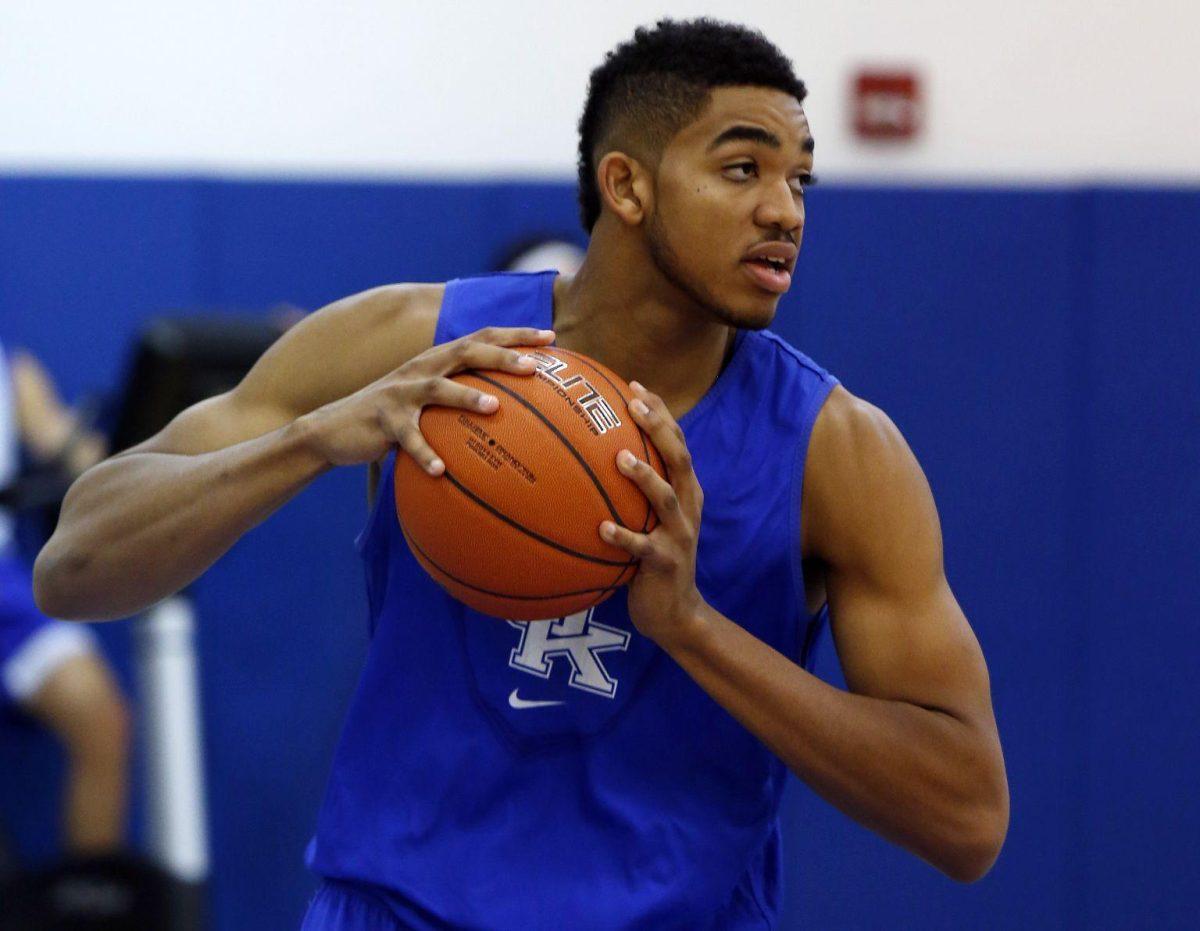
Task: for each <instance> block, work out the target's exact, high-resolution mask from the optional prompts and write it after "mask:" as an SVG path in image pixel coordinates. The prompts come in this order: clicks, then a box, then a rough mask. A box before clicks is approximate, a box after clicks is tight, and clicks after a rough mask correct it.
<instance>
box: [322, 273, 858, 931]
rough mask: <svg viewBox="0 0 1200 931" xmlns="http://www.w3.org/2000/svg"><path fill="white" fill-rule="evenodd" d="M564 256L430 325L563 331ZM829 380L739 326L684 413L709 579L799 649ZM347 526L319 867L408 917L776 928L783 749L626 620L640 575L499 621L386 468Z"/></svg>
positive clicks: (778, 342)
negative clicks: (346, 637) (360, 635)
mask: <svg viewBox="0 0 1200 931" xmlns="http://www.w3.org/2000/svg"><path fill="white" fill-rule="evenodd" d="M553 283H554V273H552V272H549V273H543V274H533V275H529V274H503V275H493V276H487V277H483V278H474V279H463V280H458V281H452V282H450V283H449V284H448V285H447V287H446V292H445V297H444V299H443V303H442V308H441V315H440V318H439V322H438V326H437V331H436V337H435V339H436V341H437V342H444V341H446V340H452V339H455V338H457V337H459V336H463V335H466V334H468V333H471V332H474V331H475V330H478V329H479V328H481V327H484V326H488V325H499V326H532V327H538V328H540V329H549V328H550V327H551V319H552V300H553ZM835 384H836V380H835V379H834V378H833V377H832V376H830V375H829V374H828V373H827V372H825V371H824V370H823V369H821V368H820V367H819V366H817V365H816V364H814V363H813V362H812V361H811V360H809V359H808V358H807V357H806V356H804V355H803V354H802V353H800V352H798V351H796V350H795V349H793V348H792V347H791V346H789V345H788V344H787V343H786V342H784V341H783V340H782V339H780V338H779V337H778V336H775V335H774V334H772V333H769V332H765V331H763V332H750V331H745V330H739V331H738V332H737V334H736V339H735V343H734V349H733V354H732V356H731V358H730V360H729V362H728V364H727V366H726V368H725V370H724V371H723V372H722V373H721V375H720V376H719V378H718V379H717V381H716V382H715V383H714V384H713V386H712V387H711V388H710V389H709V391H708V393H707V394H705V395H704V397H703V398H701V399H700V401H699V403H697V404H696V406H695V407H694V408H693V409H692V410H690V411H688V412H687V413H686V414H684V416H683V417H682V418H680V420H679V424H680V426H681V427H682V428H683V431H684V433H685V435H686V438H687V444H688V448H689V449H690V450H691V453H692V457H693V460H694V467H695V471H696V474H697V477H698V478H699V481H700V484H701V486H702V487H703V489H704V492H705V499H704V514H703V520H702V526H701V530H700V539H699V549H698V556H697V567H696V581H697V585H698V587H699V590H700V593H701V594H702V595H703V597H704V598H705V600H706V601H707V602H708V603H709V604H711V605H712V606H713V607H714V608H715V609H716V610H718V611H720V612H721V613H722V614H724V615H726V616H727V617H729V618H732V619H733V620H734V621H736V622H737V623H739V624H741V625H742V626H743V627H745V628H746V629H747V630H748V631H750V632H751V633H752V634H754V635H755V636H756V637H758V638H760V639H761V640H763V641H765V642H766V643H768V644H770V645H771V646H773V647H774V648H775V649H777V650H779V651H780V652H782V653H783V654H784V655H785V656H788V657H791V658H793V659H794V660H796V661H797V662H800V663H805V662H807V660H808V654H809V652H810V648H811V645H812V643H813V642H814V639H815V637H816V636H817V634H818V633H819V631H820V630H821V629H822V627H823V626H824V625H825V623H826V621H827V618H826V616H825V612H824V611H822V612H821V613H820V614H818V615H816V616H810V615H809V614H808V612H807V610H806V607H805V599H804V580H803V578H802V574H801V552H800V493H801V488H802V482H803V477H804V462H805V457H806V453H807V448H808V440H809V435H810V433H811V431H812V426H813V422H814V420H815V419H816V416H817V412H818V411H819V409H820V407H821V405H822V403H823V402H824V400H825V398H826V397H827V395H828V394H829V391H830V390H831V389H832V388H833V386H834V385H835ZM394 457H395V454H394V453H393V454H391V455H389V457H388V458H387V459H386V460H385V466H384V469H383V479H382V482H381V483H380V492H379V495H378V497H377V499H376V502H375V506H374V508H373V512H372V515H371V517H370V519H369V521H368V524H367V526H366V528H365V529H364V531H363V533H362V534H361V535H360V537H359V539H358V541H357V543H358V547H359V549H360V551H361V554H362V557H363V560H364V562H365V568H366V580H367V590H368V597H369V603H370V624H371V645H370V650H369V653H368V657H367V661H366V666H365V669H364V671H363V674H362V679H361V681H360V683H359V686H358V690H357V692H356V694H355V696H354V698H353V701H352V703H351V707H350V711H349V714H348V719H347V722H346V725H345V730H344V732H343V734H342V737H341V741H340V743H339V746H338V748H337V751H336V754H335V758H334V763H333V771H332V775H331V778H330V782H329V787H328V790H327V794H326V797H325V802H324V805H323V807H322V809H321V813H320V817H319V819H318V825H317V833H316V837H315V838H314V840H313V843H312V844H311V845H310V849H309V863H310V865H311V866H312V868H313V869H314V870H315V871H316V872H317V873H319V874H321V875H322V876H325V877H328V878H333V879H340V880H348V881H351V882H353V883H356V884H361V886H362V888H364V889H367V888H369V889H370V892H371V895H372V896H373V897H374V899H375V900H376V901H381V902H385V903H386V906H387V908H389V909H390V910H391V911H392V912H393V913H394V914H395V915H396V916H397V917H398V918H400V919H401V920H402V921H403V922H404V924H405V926H406V927H418V928H421V927H439V926H443V927H444V926H445V924H450V925H452V926H454V927H457V928H480V929H495V931H502V929H522V931H529V929H539V928H547V929H560V928H564V927H570V928H573V929H605V931H611V929H616V928H653V929H667V928H680V929H689V931H695V929H701V928H720V929H728V928H762V927H764V926H771V925H773V924H774V922H775V916H776V913H777V910H778V903H779V886H780V846H779V825H778V808H779V800H780V795H781V793H782V791H783V787H784V781H785V775H786V773H785V769H784V766H783V764H782V763H781V762H780V761H779V759H778V758H777V757H775V756H774V755H773V754H772V753H771V752H770V751H768V750H767V749H766V747H764V746H763V744H762V743H760V742H759V740H758V739H757V738H756V737H754V736H753V735H752V734H750V733H749V731H747V730H746V729H745V728H743V727H742V725H740V724H739V723H738V722H737V721H735V720H734V719H733V718H732V717H731V716H730V715H729V714H728V713H727V712H726V711H725V710H724V709H723V708H721V707H720V706H719V705H718V704H717V703H716V702H715V701H713V699H712V698H710V697H709V696H708V694H707V693H705V692H704V691H703V690H702V689H701V688H700V687H699V686H698V685H697V684H696V683H695V682H694V681H693V680H692V679H691V678H690V677H689V676H688V675H687V674H686V673H685V672H684V671H683V670H682V669H681V668H680V667H679V666H678V665H677V664H676V663H675V662H674V661H673V660H672V659H671V658H670V657H669V656H667V655H666V654H665V653H664V652H663V651H662V650H661V649H659V648H658V647H657V646H656V645H655V644H654V643H653V642H652V641H650V640H648V639H647V638H645V637H643V636H641V635H640V634H639V633H638V632H637V630H636V629H635V628H634V626H633V624H632V623H631V622H630V619H629V613H628V610H627V603H626V589H621V590H619V591H618V592H617V593H616V594H615V595H614V596H613V597H611V598H610V599H608V600H607V601H605V602H604V603H603V604H601V605H599V606H598V607H595V608H593V609H591V610H588V611H584V612H581V613H579V614H576V615H572V616H569V617H561V618H548V619H546V620H542V621H526V622H516V621H504V620H498V619H496V618H492V617H486V616H484V615H481V614H478V613H476V612H474V611H472V610H471V609H469V608H467V607H465V606H464V605H462V604H461V603H459V602H457V601H455V600H453V599H452V598H450V597H449V596H448V595H447V594H446V593H445V592H444V591H443V590H442V589H441V588H439V587H438V585H437V584H436V583H435V582H434V581H433V580H432V579H431V578H430V577H429V576H428V575H426V574H425V572H424V571H423V570H422V569H421V568H420V566H419V564H418V563H417V562H416V560H415V559H414V557H413V556H412V555H411V554H410V552H409V549H408V547H407V546H406V545H405V542H404V539H403V536H402V534H401V531H400V527H399V525H398V522H397V519H396V515H395V504H394V491H393V488H392V470H393V468H394V465H395V458H394Z"/></svg>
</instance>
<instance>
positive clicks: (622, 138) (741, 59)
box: [579, 17, 807, 233]
mask: <svg viewBox="0 0 1200 931" xmlns="http://www.w3.org/2000/svg"><path fill="white" fill-rule="evenodd" d="M735 85H756V86H758V87H771V88H775V89H776V90H781V91H784V92H785V93H788V94H791V95H792V96H793V97H795V98H796V99H797V100H798V101H800V102H801V103H803V102H804V97H805V94H806V93H807V91H806V90H805V87H804V82H803V81H801V80H800V79H799V78H797V77H796V74H795V72H794V71H793V70H792V63H791V61H789V60H788V58H787V57H786V56H785V55H784V54H783V53H782V52H781V51H779V49H778V48H776V47H775V46H774V45H773V44H771V42H769V41H768V40H767V38H766V37H765V36H764V35H763V34H762V33H761V32H758V31H756V30H753V29H748V28H747V27H745V26H738V25H735V24H733V23H722V22H718V21H716V20H713V19H709V18H707V17H704V18H700V19H691V20H685V21H682V22H680V21H676V20H670V19H663V20H659V22H658V23H657V24H656V25H655V26H654V28H653V29H649V28H646V27H644V26H643V27H640V28H638V29H637V30H636V31H635V32H634V34H633V38H632V39H630V40H629V41H628V42H622V43H621V44H620V45H618V46H617V47H616V48H615V49H613V50H612V51H611V52H609V53H608V54H607V55H606V56H605V58H604V62H603V63H602V64H601V65H600V67H598V68H597V69H596V70H595V71H593V72H592V75H591V78H590V79H589V81H588V94H587V102H586V103H585V104H584V107H583V116H582V117H580V119H579V210H580V219H581V220H582V221H583V228H584V229H585V230H586V231H587V232H588V233H590V232H591V231H592V227H594V226H595V225H596V220H597V219H599V217H600V191H599V189H598V188H597V186H596V165H597V164H598V163H599V161H600V159H601V158H603V157H604V155H606V154H607V153H608V152H611V151H613V150H614V149H620V150H622V151H628V152H629V153H630V154H631V155H633V156H634V157H636V158H639V159H646V160H648V161H649V162H650V163H657V160H658V156H660V155H661V154H662V151H663V149H664V148H665V147H666V145H667V143H668V142H670V141H671V139H672V138H673V137H674V136H675V134H676V133H677V132H679V130H681V129H683V127H684V126H686V125H687V124H688V123H690V122H692V121H693V120H695V119H696V118H697V117H698V116H699V115H700V114H701V113H702V112H703V110H704V108H705V107H706V106H707V104H708V99H709V94H710V92H711V91H712V89H713V88H715V87H731V86H735Z"/></svg>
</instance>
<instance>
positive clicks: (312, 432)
mask: <svg viewBox="0 0 1200 931" xmlns="http://www.w3.org/2000/svg"><path fill="white" fill-rule="evenodd" d="M553 341H554V333H553V331H551V330H536V329H532V328H528V327H487V328H485V329H482V330H479V331H477V332H475V333H472V334H470V335H468V336H464V337H462V338H460V339H457V340H454V341H452V342H449V343H443V344H441V345H438V346H434V347H432V348H431V349H427V350H426V351H425V352H423V353H421V354H420V355H418V356H415V357H413V358H412V359H410V360H409V361H408V362H406V363H404V364H403V365H401V366H400V367H399V368H397V369H395V370H394V371H392V372H389V373H388V374H387V375H385V376H383V377H382V378H380V379H378V380H377V381H374V382H372V383H371V384H369V385H367V386H366V387H364V388H362V389H360V390H359V391H356V392H355V393H354V394H351V395H348V396H347V397H344V398H341V399H340V400H337V401H334V402H332V403H330V404H326V405H325V406H324V407H320V408H317V409H316V410H314V411H311V412H310V413H308V414H305V415H304V416H303V417H301V418H300V420H299V425H300V426H301V427H302V428H303V430H304V434H305V436H306V437H307V438H308V441H309V445H310V446H311V448H312V449H313V450H314V451H316V452H317V454H318V455H319V456H321V457H322V458H323V459H325V461H326V462H328V463H329V464H330V465H355V464H357V463H362V462H375V461H377V460H379V459H381V458H383V456H384V455H386V453H387V452H388V450H389V449H391V448H392V447H394V446H399V447H400V448H401V449H403V450H404V451H405V452H406V453H408V454H409V455H410V456H412V457H413V459H415V460H416V462H417V464H418V465H419V466H420V467H421V468H422V469H424V470H425V471H426V472H427V473H429V474H430V475H433V476H437V475H441V474H442V472H443V471H445V464H444V463H443V462H442V460H441V459H440V458H438V455H437V453H435V452H434V451H433V449H432V448H431V447H430V446H429V444H428V443H427V442H426V441H425V437H424V436H423V435H422V434H421V429H420V419H421V410H422V409H423V408H424V407H426V406H427V405H437V406H439V407H458V408H462V409H463V410H469V411H473V412H475V413H480V414H490V413H493V412H495V411H496V410H497V409H498V407H499V400H498V399H497V398H495V397H493V396H491V395H486V394H483V393H482V392H480V391H477V390H475V389H474V388H468V387H466V386H465V385H461V384H459V383H458V382H456V381H453V380H452V379H451V378H450V377H449V376H451V375H453V374H455V373H457V372H463V371H467V370H470V369H485V370H491V371H497V372H508V373H510V374H513V375H532V374H533V373H534V371H535V370H536V369H535V366H534V361H533V359H531V358H530V357H528V356H526V355H524V354H523V353H522V351H521V349H522V348H523V347H529V348H536V347H539V346H546V345H549V344H550V343H552V342H553Z"/></svg>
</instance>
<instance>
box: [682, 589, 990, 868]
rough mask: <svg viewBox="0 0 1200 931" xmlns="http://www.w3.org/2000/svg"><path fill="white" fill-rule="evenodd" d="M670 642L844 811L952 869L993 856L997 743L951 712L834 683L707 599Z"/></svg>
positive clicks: (741, 717)
mask: <svg viewBox="0 0 1200 931" xmlns="http://www.w3.org/2000/svg"><path fill="white" fill-rule="evenodd" d="M695 621H696V622H695V623H694V624H692V625H690V631H691V633H689V634H688V635H687V636H685V637H680V638H677V639H675V640H673V641H672V642H668V643H664V644H663V646H664V648H665V649H666V650H667V651H668V652H669V653H670V654H671V655H672V656H673V657H674V659H675V660H676V661H677V662H678V663H679V664H680V665H681V666H682V667H683V668H684V670H685V671H686V672H687V673H688V674H689V675H690V676H691V677H692V678H693V679H695V680H696V682H697V683H698V684H699V685H700V686H701V687H702V688H703V689H704V690H705V691H706V692H708V693H709V694H710V695H711V696H712V697H713V698H714V699H715V700H716V701H717V702H718V703H719V704H721V706H722V707H724V708H725V709H726V710H727V711H729V713H730V714H731V715H733V717H734V718H736V719H737V720H738V721H740V722H741V723H742V724H743V725H744V726H745V727H746V728H747V729H749V730H750V731H751V732H752V733H754V734H755V735H756V736H757V737H758V738H759V739H760V740H762V741H763V743H765V744H766V745H767V746H768V747H769V748H770V749H771V750H772V751H773V752H774V753H775V754H776V755H777V756H779V758H780V759H781V760H783V762H784V763H785V765H787V767H788V768H789V769H790V770H791V771H792V772H794V773H795V774H796V775H797V776H799V777H800V778H801V779H803V780H804V781H805V782H806V783H808V785H809V786H811V787H812V789H813V790H814V791H816V792H817V794H819V795H820V796H822V797H823V798H825V799H826V800H827V801H829V802H830V803H831V804H833V805H835V806H836V807H837V808H839V809H840V810H841V811H843V812H845V813H846V814H847V815H849V816H850V817H852V818H854V819H855V820H856V821H858V822H860V823H861V824H863V825H865V826H867V827H869V828H871V829H872V830H874V831H876V832H878V833H879V834H881V835H882V836H884V837H886V838H888V839H889V840H891V841H893V842H895V843H897V844H899V845H901V846H903V847H905V848H906V849H908V850H910V851H912V852H913V853H915V854H917V855H918V856H920V857H921V858H923V859H925V860H926V861H928V862H929V863H931V864H933V865H934V866H935V867H937V868H938V869H940V870H942V871H943V872H945V873H946V874H947V875H949V876H951V877H953V878H955V879H960V880H973V879H977V878H979V876H981V875H983V873H985V872H986V871H987V869H988V868H989V867H990V865H991V862H992V861H993V860H994V859H995V855H996V852H997V850H996V845H995V841H994V838H995V836H996V831H995V812H996V810H997V808H998V806H999V805H1000V802H999V800H998V797H997V796H998V794H1003V791H1002V788H1001V787H998V786H997V780H996V766H995V763H996V759H995V757H994V756H993V755H992V754H993V752H995V753H998V748H996V749H995V750H994V751H993V748H991V747H989V746H987V742H986V740H985V739H984V738H982V737H981V736H980V735H979V734H978V733H977V732H976V731H974V730H973V729H972V728H971V727H970V726H969V725H968V724H966V723H964V722H963V721H960V720H958V719H957V718H955V717H952V716H951V715H949V714H947V713H944V712H941V711H936V710H930V709H926V708H922V707H919V706H917V705H913V704H910V703H907V702H902V701H888V700H883V699H878V698H871V697H868V696H864V695H857V694H854V693H852V692H845V691H842V690H840V689H836V688H834V687H832V686H830V685H828V684H826V683H824V682H822V681H821V680H820V679H818V678H816V677H815V676H813V675H811V674H809V673H808V672H806V671H805V670H804V669H802V668H801V667H800V666H798V665H796V664H795V663H794V662H792V661H791V660H789V659H787V658H786V657H785V656H783V655H782V654H780V653H779V652H777V651H776V650H774V649H772V648H771V647H770V646H768V645H767V644H765V643H763V642H762V641H761V640H759V639H757V638H756V637H754V636H753V635H752V634H750V633H748V632H747V631H746V630H744V629H743V628H742V627H740V626H739V625H737V624H735V623H734V622H733V621H731V620H729V619H728V618H726V617H724V616H723V615H721V614H719V613H718V612H717V611H715V610H713V609H712V608H711V607H707V606H705V607H703V608H702V609H701V613H700V616H699V617H698V618H696V619H695Z"/></svg>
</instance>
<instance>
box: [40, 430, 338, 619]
mask: <svg viewBox="0 0 1200 931" xmlns="http://www.w3.org/2000/svg"><path fill="white" fill-rule="evenodd" d="M327 468H328V465H327V464H326V463H325V462H324V460H322V459H321V458H320V457H318V456H317V455H316V454H314V453H313V452H312V451H310V449H309V447H308V445H307V444H306V442H305V435H304V427H303V423H302V422H299V421H298V422H296V423H293V424H289V425H288V426H285V427H282V428H280V429H278V430H275V431H274V432H272V433H268V434H266V435H264V436H261V437H258V438H257V439H253V440H248V441H246V442H243V443H239V444H237V445H235V446H230V447H228V448H226V449H222V450H218V451H216V452H210V453H203V454H200V455H194V456H186V455H173V454H164V453H133V454H130V455H128V456H118V457H116V458H113V459H108V460H106V461H104V462H101V463H99V464H98V465H96V466H94V467H93V468H91V469H89V470H88V471H87V472H85V473H84V474H83V475H82V476H80V478H79V479H77V480H76V482H75V483H74V484H73V485H72V486H71V489H70V491H69V492H68V493H67V496H66V499H65V500H64V502H63V507H62V514H61V517H60V519H59V524H58V527H57V529H56V530H55V532H54V535H53V536H52V537H51V538H50V541H49V542H48V543H47V544H46V546H45V547H44V548H43V549H42V551H41V553H40V554H39V555H38V558H37V562H36V563H35V566H34V589H35V592H36V596H37V600H38V604H39V606H41V607H42V609H43V610H44V611H46V613H48V614H51V615H53V616H56V617H62V618H73V619H84V618H86V619H89V620H100V619H110V618H117V617H125V616H127V615H130V614H133V613H135V612H137V611H140V610H142V609H144V608H146V607H148V606H150V605H152V604H154V603H155V602H157V601H159V600H161V599H162V598H165V597H166V596H167V595H170V594H172V593H174V592H176V591H178V590H179V589H181V588H183V587H184V586H185V585H187V584H188V583H189V582H191V581H193V580H194V579H195V578H196V577H197V576H199V575H200V574H201V573H203V572H204V570H205V569H207V568H208V567H209V566H211V565H212V564H213V563H214V562H216V560H217V559H218V558H219V557H220V556H221V555H222V554H223V553H225V552H226V551H227V550H228V549H229V548H230V547H231V546H232V545H233V544H234V543H235V542H236V541H237V540H238V539H239V538H240V537H241V536H242V535H243V534H245V533H246V532H247V531H248V530H250V529H251V528H253V527H255V526H257V525H258V524H259V523H261V522H262V521H263V520H265V519H266V518H267V517H268V516H269V515H270V514H272V513H273V512H274V511H275V510H276V509H278V508H279V507H280V506H282V505H283V504H284V503H285V502H286V501H288V500H289V499H290V498H292V497H293V496H294V495H295V494H296V493H297V492H299V491H300V490H301V489H302V488H304V487H305V486H306V485H308V484H309V482H311V481H312V480H313V479H314V478H315V477H316V476H317V475H319V474H320V473H321V472H323V471H325V470H326V469H327Z"/></svg>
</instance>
